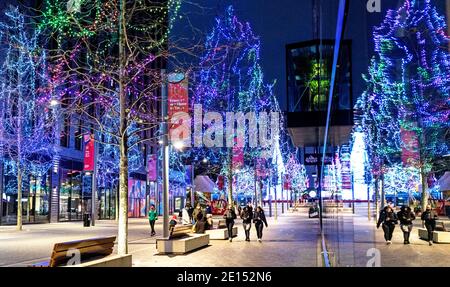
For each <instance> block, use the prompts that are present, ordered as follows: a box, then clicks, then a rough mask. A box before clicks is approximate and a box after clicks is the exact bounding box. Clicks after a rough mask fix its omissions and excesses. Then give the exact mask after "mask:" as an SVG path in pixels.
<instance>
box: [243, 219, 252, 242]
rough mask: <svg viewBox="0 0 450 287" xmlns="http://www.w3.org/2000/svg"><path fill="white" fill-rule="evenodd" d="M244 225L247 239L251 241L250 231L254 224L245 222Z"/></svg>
mask: <svg viewBox="0 0 450 287" xmlns="http://www.w3.org/2000/svg"><path fill="white" fill-rule="evenodd" d="M242 225H243V226H244V232H245V239H247V240H249V239H250V229H251V228H252V223H251V222H248V223H246V222H243V223H242Z"/></svg>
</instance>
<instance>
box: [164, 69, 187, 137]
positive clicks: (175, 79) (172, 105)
mask: <svg viewBox="0 0 450 287" xmlns="http://www.w3.org/2000/svg"><path fill="white" fill-rule="evenodd" d="M167 100H168V116H169V136H170V138H171V139H172V140H174V139H175V138H176V140H180V141H185V140H188V139H189V138H190V132H189V131H190V122H187V119H186V115H187V114H188V112H189V97H188V79H187V76H186V75H185V74H184V73H172V74H169V84H168V98H167Z"/></svg>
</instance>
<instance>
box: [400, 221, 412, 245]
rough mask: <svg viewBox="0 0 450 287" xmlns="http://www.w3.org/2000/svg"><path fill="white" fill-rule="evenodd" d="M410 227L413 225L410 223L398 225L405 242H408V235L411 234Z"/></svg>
mask: <svg viewBox="0 0 450 287" xmlns="http://www.w3.org/2000/svg"><path fill="white" fill-rule="evenodd" d="M412 227H413V226H412V224H402V225H400V228H401V230H402V232H403V239H404V240H405V242H409V235H410V234H411V230H412Z"/></svg>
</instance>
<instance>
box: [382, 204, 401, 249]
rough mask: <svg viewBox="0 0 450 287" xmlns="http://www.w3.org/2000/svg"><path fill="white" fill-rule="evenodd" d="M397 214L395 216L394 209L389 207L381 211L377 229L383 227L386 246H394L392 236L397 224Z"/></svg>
mask: <svg viewBox="0 0 450 287" xmlns="http://www.w3.org/2000/svg"><path fill="white" fill-rule="evenodd" d="M397 220H398V219H397V214H395V212H394V209H393V208H392V207H391V206H390V205H388V206H386V207H384V208H383V210H381V211H380V217H379V218H378V222H377V228H380V225H382V227H383V232H384V239H385V240H386V244H388V245H389V244H392V241H391V240H392V234H393V233H394V229H395V225H396V224H397Z"/></svg>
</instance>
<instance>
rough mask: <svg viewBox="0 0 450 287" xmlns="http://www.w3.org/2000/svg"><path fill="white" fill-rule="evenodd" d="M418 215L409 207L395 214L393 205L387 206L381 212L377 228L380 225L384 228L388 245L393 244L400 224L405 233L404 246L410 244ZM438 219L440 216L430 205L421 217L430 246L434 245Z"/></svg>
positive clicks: (404, 207) (402, 208) (403, 207)
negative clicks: (397, 225)
mask: <svg viewBox="0 0 450 287" xmlns="http://www.w3.org/2000/svg"><path fill="white" fill-rule="evenodd" d="M414 219H416V215H415V214H414V212H413V211H412V210H411V208H410V207H409V206H405V205H404V206H402V207H401V208H400V211H399V212H397V213H395V211H394V208H393V206H392V205H390V204H389V205H387V206H386V207H384V208H383V209H382V210H381V211H380V216H379V218H378V222H377V228H380V225H381V226H382V228H383V232H384V239H385V240H386V244H388V245H389V244H392V235H393V233H394V230H395V225H396V224H398V223H399V222H400V229H401V230H402V232H403V244H410V241H409V237H410V235H411V231H412V228H413V221H414ZM436 219H438V216H437V215H436V213H435V212H434V211H432V209H431V206H430V205H428V206H427V208H426V210H425V211H424V212H423V213H422V215H421V220H422V224H423V225H424V226H425V228H426V229H427V233H428V244H429V245H430V246H431V245H433V231H434V230H435V228H436Z"/></svg>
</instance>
